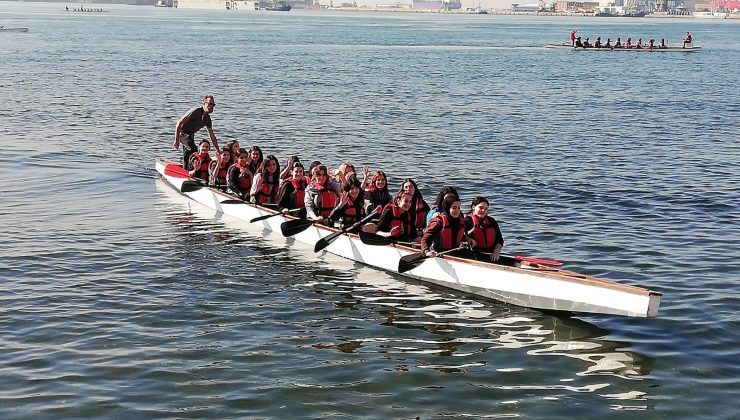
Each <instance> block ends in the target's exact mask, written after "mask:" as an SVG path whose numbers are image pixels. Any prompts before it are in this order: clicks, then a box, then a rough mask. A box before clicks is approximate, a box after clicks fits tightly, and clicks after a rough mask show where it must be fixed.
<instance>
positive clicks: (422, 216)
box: [414, 198, 427, 229]
mask: <svg viewBox="0 0 740 420" xmlns="http://www.w3.org/2000/svg"><path fill="white" fill-rule="evenodd" d="M426 224H427V212H426V211H424V200H421V199H418V198H417V199H416V220H415V221H414V226H415V227H416V228H417V229H423V228H424V226H426Z"/></svg>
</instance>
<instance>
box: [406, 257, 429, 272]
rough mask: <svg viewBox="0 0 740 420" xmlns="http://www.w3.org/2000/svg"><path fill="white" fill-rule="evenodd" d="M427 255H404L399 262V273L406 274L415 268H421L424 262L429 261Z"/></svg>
mask: <svg viewBox="0 0 740 420" xmlns="http://www.w3.org/2000/svg"><path fill="white" fill-rule="evenodd" d="M427 258H429V257H427V256H426V255H424V254H409V255H404V256H403V257H401V259H400V260H398V272H399V273H405V272H407V271H411V270H413V269H414V268H416V267H418V266H420V265H421V264H422V263H423V262H424V261H426V260H427Z"/></svg>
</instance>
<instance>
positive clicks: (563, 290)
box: [156, 160, 661, 317]
mask: <svg viewBox="0 0 740 420" xmlns="http://www.w3.org/2000/svg"><path fill="white" fill-rule="evenodd" d="M156 169H157V172H158V173H159V174H160V175H161V177H162V178H163V179H164V180H165V181H166V182H167V183H168V184H169V185H171V186H172V187H173V188H175V189H176V190H178V191H180V192H182V191H183V186H185V187H188V186H192V185H193V181H192V180H189V179H188V178H187V177H183V176H182V175H181V172H182V168H181V167H180V166H179V165H177V164H175V163H173V162H169V161H164V160H158V161H157V162H156ZM191 190H192V191H191ZM185 191H186V192H183V194H184V195H185V196H187V197H188V198H190V199H192V200H194V201H196V202H198V203H200V204H202V205H204V206H206V207H209V208H212V209H214V210H216V211H219V212H222V213H223V214H226V215H228V216H231V217H234V218H236V219H239V220H243V221H246V222H249V221H250V220H251V219H253V218H255V217H259V216H264V215H270V214H275V213H276V212H275V211H273V210H270V209H267V208H263V207H259V206H255V205H252V204H248V203H245V202H239V201H237V200H235V197H234V196H232V195H228V194H226V193H223V192H221V191H219V190H217V189H214V188H208V187H202V188H195V189H194V190H193V188H185ZM292 219H294V218H293V217H292V216H284V215H278V216H275V217H270V218H268V219H265V220H261V221H259V222H255V224H257V225H258V226H261V227H262V228H264V229H267V230H270V231H273V232H280V225H281V224H282V223H283V222H285V221H287V220H292ZM334 232H336V229H332V228H329V227H326V226H316V225H312V226H311V227H309V228H308V229H306V230H304V231H302V232H300V233H298V234H296V235H295V236H294V238H295V240H296V241H299V242H303V243H305V244H308V245H311V246H313V245H315V244H316V242H317V241H318V240H319V239H321V238H323V237H326V236H328V235H330V234H331V233H334ZM325 251H327V252H330V253H332V254H335V255H338V256H340V257H344V258H347V259H350V260H353V261H357V262H360V263H363V264H366V265H369V266H371V267H375V268H378V269H381V270H386V271H389V272H393V273H398V264H399V260H400V258H401V257H403V256H405V255H409V254H413V253H417V252H418V249H414V248H411V247H406V246H401V245H388V246H374V245H367V244H364V243H363V242H362V241H360V239H359V237H358V236H357V235H353V234H345V235H341V236H339V237H338V238H337V239H336V240H334V241H333V242H331V243H330V245H329V246H327V247H326V248H325ZM401 275H402V276H406V277H410V278H414V279H418V280H421V281H424V282H427V283H432V284H436V285H439V286H443V287H447V288H450V289H454V290H459V291H462V292H465V293H470V294H473V295H478V296H482V297H485V298H489V299H495V300H498V301H501V302H506V303H511V304H514V305H519V306H524V307H528V308H534V309H543V310H552V311H566V312H583V313H599V314H613V315H623V316H632V317H654V316H656V315H657V313H658V308H659V306H660V300H661V294H660V293H659V292H655V291H651V290H647V289H644V288H641V287H636V286H631V285H624V284H619V283H615V282H612V281H609V280H604V279H598V278H595V277H590V276H585V275H582V274H578V273H574V272H570V271H566V270H561V269H556V268H552V267H547V266H543V265H540V264H535V263H530V262H527V261H522V262H519V263H517V265H516V266H514V267H507V266H502V265H498V264H490V263H485V262H478V261H470V260H466V259H462V258H457V257H451V256H447V255H446V256H444V257H438V258H429V259H427V260H426V261H424V262H423V263H422V264H421V265H419V266H418V267H417V268H414V269H413V270H411V271H408V272H405V273H402V274H401Z"/></svg>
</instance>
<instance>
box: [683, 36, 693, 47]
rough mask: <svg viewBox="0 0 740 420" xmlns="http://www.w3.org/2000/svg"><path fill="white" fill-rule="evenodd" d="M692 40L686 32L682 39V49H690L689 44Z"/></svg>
mask: <svg viewBox="0 0 740 420" xmlns="http://www.w3.org/2000/svg"><path fill="white" fill-rule="evenodd" d="M693 40H694V37H693V36H691V33H690V32H686V36H684V37H683V48H686V47H687V46H688V47H689V48H691V43H692V41H693Z"/></svg>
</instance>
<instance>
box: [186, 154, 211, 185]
mask: <svg viewBox="0 0 740 420" xmlns="http://www.w3.org/2000/svg"><path fill="white" fill-rule="evenodd" d="M205 158H207V159H208V160H204V157H203V156H201V155H200V153H193V154H192V155H190V167H191V168H193V167H195V165H194V163H195V161H196V160H197V161H198V162H200V171H197V172H196V173H195V177H196V178H200V179H202V180H203V181H206V182H208V168H210V167H211V162H213V159H211V156H210V155H208V154H206V156H205Z"/></svg>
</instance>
